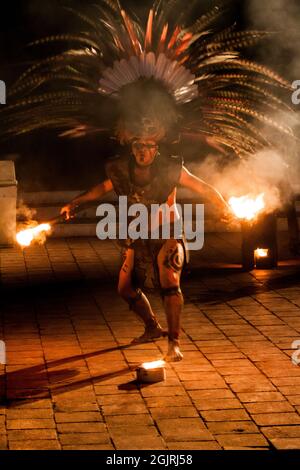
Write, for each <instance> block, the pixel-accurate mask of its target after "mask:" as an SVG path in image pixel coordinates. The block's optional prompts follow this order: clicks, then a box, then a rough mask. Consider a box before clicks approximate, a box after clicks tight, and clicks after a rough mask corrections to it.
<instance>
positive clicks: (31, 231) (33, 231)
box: [16, 224, 51, 246]
mask: <svg viewBox="0 0 300 470" xmlns="http://www.w3.org/2000/svg"><path fill="white" fill-rule="evenodd" d="M50 230H51V225H50V224H40V225H37V226H36V227H33V228H28V229H26V230H21V231H20V232H18V233H17V235H16V239H17V242H18V243H19V245H21V246H30V244H31V242H32V241H33V240H34V239H37V238H38V237H39V235H40V234H41V233H42V232H50Z"/></svg>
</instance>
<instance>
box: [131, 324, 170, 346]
mask: <svg viewBox="0 0 300 470" xmlns="http://www.w3.org/2000/svg"><path fill="white" fill-rule="evenodd" d="M167 334H168V332H167V331H165V330H163V329H162V327H161V326H160V325H159V324H157V325H156V326H153V327H146V328H145V331H144V333H143V334H142V335H141V336H139V337H138V338H134V339H133V340H132V341H131V344H139V343H148V342H149V341H153V340H155V339H159V338H162V337H163V336H167Z"/></svg>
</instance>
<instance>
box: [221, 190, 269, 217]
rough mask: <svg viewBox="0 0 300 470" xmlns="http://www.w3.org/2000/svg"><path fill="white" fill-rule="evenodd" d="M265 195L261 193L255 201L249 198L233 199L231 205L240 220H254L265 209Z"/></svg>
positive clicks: (230, 200) (230, 201)
mask: <svg viewBox="0 0 300 470" xmlns="http://www.w3.org/2000/svg"><path fill="white" fill-rule="evenodd" d="M264 196H265V195H264V193H261V194H260V195H259V196H257V197H256V198H255V199H253V198H251V197H249V196H242V197H231V198H230V199H229V201H228V202H229V205H230V207H231V208H232V210H233V212H234V214H235V215H236V217H237V218H238V219H245V220H252V219H254V218H255V217H256V216H257V214H258V213H259V212H260V211H261V210H262V209H264V207H265V201H264Z"/></svg>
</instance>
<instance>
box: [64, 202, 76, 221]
mask: <svg viewBox="0 0 300 470" xmlns="http://www.w3.org/2000/svg"><path fill="white" fill-rule="evenodd" d="M76 207H77V204H75V203H74V202H70V203H69V204H66V205H65V206H64V207H62V208H61V211H60V213H61V215H64V216H65V218H66V220H70V219H72V218H73V217H74V216H75V214H74V211H75V209H76Z"/></svg>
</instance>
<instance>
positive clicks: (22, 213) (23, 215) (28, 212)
mask: <svg viewBox="0 0 300 470" xmlns="http://www.w3.org/2000/svg"><path fill="white" fill-rule="evenodd" d="M35 215H36V210H35V209H31V208H30V207H28V206H26V204H24V202H23V200H22V199H20V200H19V202H18V207H17V220H18V222H21V223H22V225H29V224H32V222H33V220H34V218H35Z"/></svg>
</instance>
